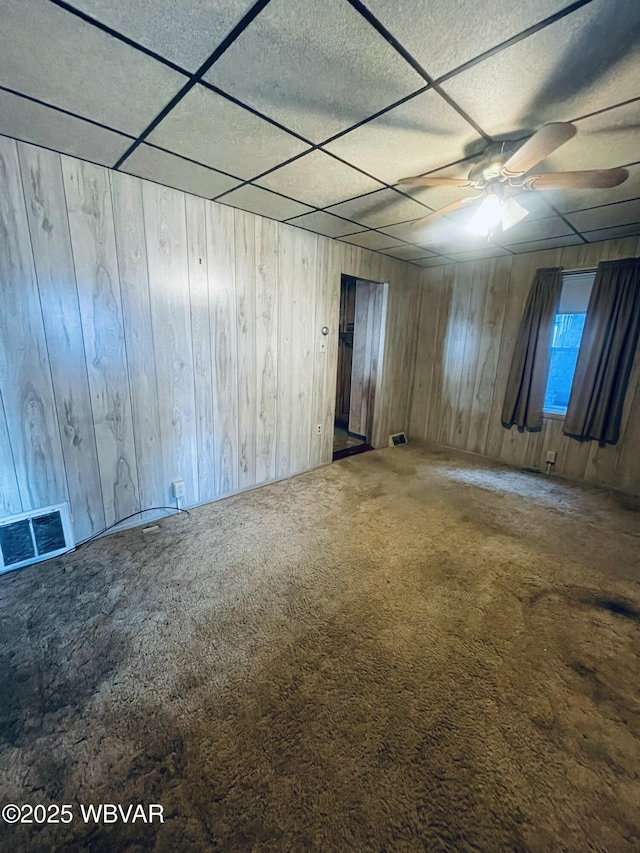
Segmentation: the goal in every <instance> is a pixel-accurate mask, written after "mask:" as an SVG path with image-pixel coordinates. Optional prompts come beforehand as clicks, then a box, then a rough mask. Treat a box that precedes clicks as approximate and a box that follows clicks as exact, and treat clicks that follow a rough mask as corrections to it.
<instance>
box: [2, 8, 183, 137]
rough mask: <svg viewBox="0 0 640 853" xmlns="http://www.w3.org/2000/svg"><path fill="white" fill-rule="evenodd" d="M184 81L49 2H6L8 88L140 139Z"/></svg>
mask: <svg viewBox="0 0 640 853" xmlns="http://www.w3.org/2000/svg"><path fill="white" fill-rule="evenodd" d="M186 79H187V78H186V77H184V76H183V75H182V74H180V73H178V72H177V71H173V70H172V69H170V68H167V67H166V66H165V65H163V64H162V63H160V62H157V61H156V60H155V59H151V58H150V57H149V56H146V55H145V54H144V53H141V52H140V51H139V50H136V49H135V48H133V47H129V46H128V45H126V44H124V43H123V42H120V41H118V40H117V39H114V38H112V37H111V36H109V35H107V34H106V33H104V32H102V31H101V30H99V29H97V28H96V27H94V26H92V25H91V24H89V23H87V22H86V21H83V20H81V19H80V18H78V17H77V16H76V15H73V14H72V13H71V12H68V11H66V10H64V9H61V8H60V7H59V6H56V5H54V4H53V3H50V2H48V0H29V2H24V0H3V4H2V26H1V27H0V82H2V85H3V86H5V87H7V88H9V89H14V90H16V91H18V92H22V93H24V94H27V95H31V96H32V97H34V98H37V99H38V100H40V101H44V102H45V103H47V104H52V105H54V106H57V107H62V108H63V109H66V110H69V111H70V112H73V113H77V114H78V115H80V116H83V117H85V118H90V119H93V120H94V121H97V122H100V123H101V124H105V125H108V126H109V127H111V128H113V129H114V130H119V131H122V132H123V133H129V134H132V135H135V136H138V135H139V134H140V133H142V131H143V130H144V129H145V127H147V125H148V124H149V123H150V122H151V121H152V120H153V119H154V118H155V117H156V116H157V115H158V113H159V112H160V111H161V110H162V109H163V107H164V106H165V105H166V104H167V102H168V101H170V100H171V98H172V97H173V96H174V95H175V94H176V92H178V91H179V90H180V89H181V88H182V86H183V85H184V84H185V82H186Z"/></svg>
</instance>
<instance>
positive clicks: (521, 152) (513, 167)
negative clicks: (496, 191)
mask: <svg viewBox="0 0 640 853" xmlns="http://www.w3.org/2000/svg"><path fill="white" fill-rule="evenodd" d="M575 135H576V129H575V127H574V126H573V125H572V124H569V123H568V122H562V121H558V122H554V123H553V124H545V126H544V127H541V128H540V130H539V131H538V132H537V133H534V134H533V136H532V137H531V139H528V140H527V141H526V142H525V143H524V145H522V146H521V147H520V148H518V150H517V151H516V153H515V154H512V155H511V157H510V158H509V159H508V160H507V162H506V163H505V164H504V166H503V167H502V174H503V175H505V176H506V177H515V176H516V175H524V173H525V172H528V171H529V169H533V167H534V166H535V165H536V163H539V162H540V161H541V160H544V158H545V157H548V156H549V154H551V153H552V152H553V151H555V150H556V148H560V146H561V145H564V143H565V142H568V141H569V140H570V139H572V138H573V137H574V136H575Z"/></svg>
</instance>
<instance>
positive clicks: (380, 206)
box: [331, 190, 429, 228]
mask: <svg viewBox="0 0 640 853" xmlns="http://www.w3.org/2000/svg"><path fill="white" fill-rule="evenodd" d="M331 213H335V214H337V215H338V216H346V217H347V218H348V219H353V220H354V221H355V222H361V223H362V224H363V225H367V226H369V227H370V228H379V227H381V226H383V225H394V224H395V223H397V222H406V221H407V220H408V219H416V218H417V217H419V216H426V215H427V214H428V213H429V210H428V209H427V208H426V207H423V206H422V205H421V204H418V202H416V201H412V200H411V199H409V198H407V197H406V196H403V195H401V194H400V193H397V192H396V191H395V190H379V191H378V192H375V193H369V195H365V196H361V197H360V198H354V199H351V200H350V201H345V202H342V204H337V205H336V206H335V207H332V208H331Z"/></svg>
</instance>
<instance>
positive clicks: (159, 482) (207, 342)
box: [0, 137, 420, 540]
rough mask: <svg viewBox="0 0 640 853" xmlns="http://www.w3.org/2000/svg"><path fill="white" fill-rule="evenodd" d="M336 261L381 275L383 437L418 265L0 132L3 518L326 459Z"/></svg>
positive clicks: (99, 505)
mask: <svg viewBox="0 0 640 853" xmlns="http://www.w3.org/2000/svg"><path fill="white" fill-rule="evenodd" d="M341 273H347V274H348V275H352V276H358V277H361V278H365V279H370V280H372V281H379V282H388V283H389V289H388V290H389V295H388V310H387V316H386V331H385V340H386V346H385V349H384V358H383V363H382V366H381V370H380V368H379V374H381V378H380V382H379V392H378V401H379V402H380V398H384V403H383V404H382V405H377V406H376V417H375V419H374V425H373V430H374V443H375V444H376V445H380V444H382V445H384V444H386V439H387V436H388V434H389V432H397V431H398V430H401V429H407V428H408V423H409V407H410V398H411V384H412V380H413V373H412V371H413V368H414V365H415V346H416V341H417V331H418V323H417V312H416V310H415V306H416V303H417V301H418V299H419V295H418V294H419V279H420V270H418V269H417V268H416V267H411V266H409V265H408V264H405V263H404V262H401V261H396V260H394V259H392V258H387V257H385V256H383V255H380V254H376V253H373V252H368V251H366V250H363V249H360V248H359V247H356V246H351V245H349V244H347V243H340V242H337V241H335V240H330V239H328V238H324V237H320V236H318V235H317V234H313V233H311V232H306V231H302V230H300V229H297V228H293V227H291V226H287V225H283V224H280V223H277V222H273V221H271V220H267V219H262V218H261V217H258V216H254V215H252V214H249V213H244V212H242V211H238V210H233V209H232V208H230V207H225V206H224V205H219V204H215V203H213V202H208V201H205V200H203V199H200V198H196V197H194V196H190V195H187V194H185V193H181V192H178V191H176V190H172V189H168V188H165V187H162V186H159V185H157V184H153V183H150V182H147V181H143V180H140V179H138V178H134V177H131V176H129V175H124V174H121V173H118V172H112V171H109V170H107V169H104V168H102V167H99V166H95V165H92V164H89V163H86V162H83V161H79V160H75V159H73V158H70V157H66V156H63V155H58V154H56V153H54V152H51V151H48V150H44V149H40V148H37V147H34V146H31V145H26V144H23V143H16V142H15V141H14V140H11V139H7V138H5V137H0V299H1V306H0V516H1V515H6V514H9V513H13V512H20V511H21V510H27V509H31V508H37V507H40V506H45V505H47V504H51V503H57V502H59V501H63V500H68V501H69V504H70V509H71V514H72V520H73V529H74V534H75V537H76V540H81V539H83V538H85V537H87V536H89V535H91V534H92V533H95V532H97V531H98V530H101V529H102V528H103V527H104V526H105V525H107V524H112V523H113V522H114V521H116V520H118V519H120V518H122V517H123V516H125V515H128V514H129V513H132V512H135V511H136V510H138V509H144V508H146V507H150V506H154V505H165V504H167V503H169V504H173V499H172V498H171V492H170V488H171V482H172V481H173V480H174V479H176V478H183V479H184V481H185V484H186V490H187V500H186V502H185V503H186V505H194V504H197V503H203V502H206V501H211V500H214V499H216V498H219V497H222V496H224V495H229V494H232V493H234V492H237V491H239V490H241V489H246V488H250V487H252V486H256V485H259V484H261V483H265V482H268V481H270V480H273V479H276V478H281V477H287V476H290V475H292V474H295V473H299V472H301V471H304V470H306V469H308V468H312V467H315V466H317V465H320V464H322V463H325V462H329V461H330V460H331V454H332V438H333V416H334V408H335V386H336V370H337V365H336V359H337V335H338V314H339V303H340V276H341ZM325 325H326V326H328V327H329V329H330V334H329V336H328V338H327V339H326V343H327V345H326V349H325V350H322V349H321V347H320V338H321V333H320V330H321V328H322V327H323V326H325ZM317 424H321V425H322V434H321V435H317V434H316V429H315V427H316V425H317Z"/></svg>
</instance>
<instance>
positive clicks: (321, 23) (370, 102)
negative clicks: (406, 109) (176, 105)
mask: <svg viewBox="0 0 640 853" xmlns="http://www.w3.org/2000/svg"><path fill="white" fill-rule="evenodd" d="M206 79H207V80H208V81H209V82H211V83H214V84H215V85H216V86H219V87H220V88H221V89H223V90H224V91H226V92H228V93H229V94H231V95H233V96H234V97H236V98H238V99H240V100H241V101H243V103H246V104H249V106H252V107H254V108H255V109H257V110H259V111H260V112H262V113H263V114H264V115H268V116H269V117H270V118H273V119H276V120H277V121H279V122H280V123H281V124H284V125H285V126H286V127H288V128H291V129H292V130H295V131H296V132H297V133H299V134H301V135H302V136H304V137H305V139H310V140H311V141H312V142H321V141H322V140H324V139H328V138H329V137H330V136H333V135H335V134H336V133H339V132H340V131H342V130H345V129H346V128H348V127H351V126H352V125H354V124H355V123H356V122H359V121H361V120H362V119H364V118H367V117H368V116H370V115H373V113H376V112H378V111H379V110H381V109H383V108H384V107H387V106H389V105H390V104H393V103H395V102H396V101H399V100H400V99H401V98H404V97H405V96H406V95H409V94H411V92H415V91H416V89H419V88H421V87H422V86H424V80H423V79H422V77H420V76H419V75H418V74H417V73H416V72H415V71H414V70H413V68H411V66H410V65H408V64H407V63H406V62H405V61H404V60H403V59H402V57H401V56H400V55H399V54H398V53H397V52H396V51H395V50H394V49H393V48H392V47H391V45H389V44H388V43H387V42H386V41H385V40H384V39H383V38H382V36H380V35H378V33H377V32H376V31H375V30H374V29H373V28H372V27H371V26H369V24H368V23H367V22H366V21H365V20H364V18H363V17H362V16H361V15H360V14H358V12H356V10H355V9H354V8H353V7H352V6H351V5H350V4H349V3H347V2H346V0H323V2H322V5H321V8H319V6H318V3H317V0H271V2H270V3H269V4H268V6H267V7H266V8H265V9H264V10H263V11H262V12H261V13H260V14H259V15H258V16H257V18H256V19H255V20H254V21H253V23H252V24H251V25H250V26H249V27H248V28H247V29H246V30H245V31H244V32H243V33H242V35H241V36H240V37H239V38H238V39H237V40H236V41H235V42H234V43H233V45H232V46H231V47H230V48H229V49H228V50H227V51H226V52H225V54H224V55H223V56H222V57H221V58H220V60H218V62H216V64H215V65H214V66H213V68H212V69H211V71H209V72H208V73H207V75H206Z"/></svg>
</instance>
